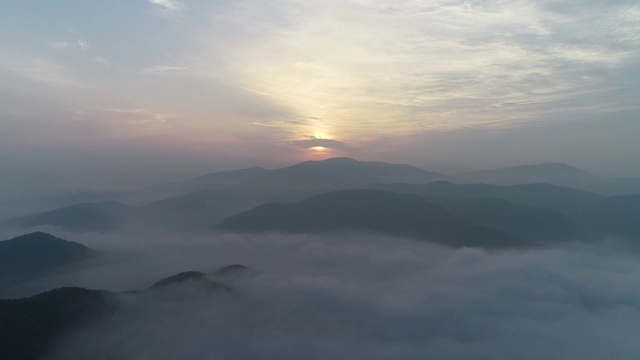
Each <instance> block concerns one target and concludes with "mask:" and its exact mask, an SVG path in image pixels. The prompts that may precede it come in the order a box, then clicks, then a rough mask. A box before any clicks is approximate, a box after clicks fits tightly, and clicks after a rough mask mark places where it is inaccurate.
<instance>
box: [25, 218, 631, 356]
mask: <svg viewBox="0 0 640 360" xmlns="http://www.w3.org/2000/svg"><path fill="white" fill-rule="evenodd" d="M54 235H57V236H60V237H63V238H66V239H68V240H73V241H78V242H81V243H83V244H85V245H87V246H90V247H92V248H94V249H98V250H100V251H102V252H104V256H103V257H102V258H101V259H99V260H96V261H93V262H90V263H85V264H83V265H82V266H80V267H76V268H72V269H68V270H67V271H65V272H62V273H60V274H57V275H52V276H49V277H48V278H45V279H40V280H38V281H33V282H31V283H28V284H26V285H24V286H22V287H21V288H16V289H13V291H14V292H15V293H14V295H16V296H18V295H23V296H27V295H31V294H34V293H37V292H40V291H44V290H47V289H50V288H54V287H60V286H82V287H88V288H93V289H106V290H112V291H119V292H122V291H129V290H143V289H145V288H147V287H149V286H150V285H152V284H153V283H154V282H155V281H157V280H159V279H161V278H163V277H166V276H169V275H173V274H176V273H178V272H182V271H187V270H196V271H202V272H213V271H215V270H216V269H217V268H219V267H221V266H224V265H229V264H235V263H240V264H243V265H246V266H249V267H251V268H253V269H255V270H257V271H258V272H259V273H258V275H257V276H255V277H251V278H246V279H241V280H240V281H238V282H236V283H235V284H234V285H233V287H234V290H233V291H232V292H231V293H224V294H220V293H211V292H207V291H200V290H199V289H193V291H184V289H181V290H180V291H181V293H180V294H176V296H166V294H165V295H163V296H160V295H154V293H145V294H142V295H132V294H126V293H125V294H122V295H120V297H119V301H120V302H122V304H121V305H122V306H121V310H120V311H119V312H118V313H117V314H115V315H114V316H113V317H111V318H110V319H109V320H105V321H99V322H96V323H94V324H91V325H89V326H87V327H84V328H81V329H79V330H78V331H76V332H74V333H70V334H66V335H65V336H64V337H63V339H62V340H61V341H60V342H59V343H58V346H57V347H56V348H55V349H54V350H53V351H52V352H51V354H50V359H51V360H59V359H71V358H74V359H81V358H96V357H99V358H101V359H136V360H138V359H140V360H141V359H265V358H269V359H351V360H352V359H425V358H431V359H532V360H533V359H536V360H537V359H594V360H596V359H598V360H601V359H638V358H639V356H640V342H638V340H637V334H638V333H640V312H639V308H640V251H636V250H635V249H634V247H633V246H630V245H629V243H627V242H624V241H614V240H608V241H603V242H600V243H598V244H590V245H586V244H580V243H572V244H564V245H562V246H558V247H544V248H543V247H540V248H530V249H525V250H503V251H486V250H482V249H474V248H462V249H451V248H446V247H442V246H438V245H434V244H430V243H425V242H419V241H413V240H407V239H398V238H387V237H372V236H366V235H358V234H342V235H324V236H310V235H283V234H264V235H224V234H222V235H221V234H208V235H203V234H197V235H196V234H167V233H163V232H158V231H152V230H149V229H147V230H144V231H142V230H139V231H129V232H123V233H114V234H97V235H96V234H91V235H87V234H80V235H79V234H63V233H60V232H57V233H54Z"/></svg>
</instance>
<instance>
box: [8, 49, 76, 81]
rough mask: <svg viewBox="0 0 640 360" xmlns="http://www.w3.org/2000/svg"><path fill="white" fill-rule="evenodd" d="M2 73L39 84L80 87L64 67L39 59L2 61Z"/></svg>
mask: <svg viewBox="0 0 640 360" xmlns="http://www.w3.org/2000/svg"><path fill="white" fill-rule="evenodd" d="M2 72H4V73H7V74H11V75H13V76H18V77H20V78H23V79H28V80H30V81H34V82H38V83H45V84H50V85H55V86H62V87H75V86H79V83H78V81H77V80H76V79H75V78H74V77H73V76H72V74H71V73H70V72H69V71H68V70H67V69H66V68H65V67H64V66H63V65H61V64H58V63H56V62H53V61H51V60H47V59H43V58H39V57H33V56H16V57H13V58H10V57H7V58H4V59H0V73H2Z"/></svg>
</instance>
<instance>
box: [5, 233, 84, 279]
mask: <svg viewBox="0 0 640 360" xmlns="http://www.w3.org/2000/svg"><path fill="white" fill-rule="evenodd" d="M96 255H97V252H96V251H94V250H91V249H89V248H88V247H86V246H84V245H82V244H78V243H76V242H71V241H67V240H63V239H60V238H57V237H55V236H53V235H49V234H47V233H43V232H34V233H31V234H26V235H22V236H18V237H15V238H13V239H11V240H5V241H0V279H2V278H5V279H6V278H16V277H20V276H23V275H29V274H35V273H39V272H44V271H50V270H52V269H55V268H58V267H61V266H65V265H71V264H74V263H77V262H80V261H83V260H86V259H89V258H91V257H93V256H96Z"/></svg>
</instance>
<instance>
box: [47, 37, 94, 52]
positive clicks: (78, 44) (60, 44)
mask: <svg viewBox="0 0 640 360" xmlns="http://www.w3.org/2000/svg"><path fill="white" fill-rule="evenodd" d="M47 46H48V47H49V48H51V49H54V50H64V49H77V50H81V51H87V50H88V49H89V42H88V41H86V40H82V39H76V40H75V41H58V40H54V41H50V42H49V43H47Z"/></svg>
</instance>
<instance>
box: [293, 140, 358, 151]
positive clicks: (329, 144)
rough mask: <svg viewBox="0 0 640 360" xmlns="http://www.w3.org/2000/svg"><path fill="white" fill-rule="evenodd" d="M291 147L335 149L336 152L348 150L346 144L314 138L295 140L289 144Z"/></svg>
mask: <svg viewBox="0 0 640 360" xmlns="http://www.w3.org/2000/svg"><path fill="white" fill-rule="evenodd" d="M291 145H293V146H295V147H299V148H302V149H308V148H312V147H324V148H329V149H336V150H346V149H348V146H347V144H345V143H343V142H342V141H338V140H334V139H319V138H316V137H311V138H309V139H304V140H295V141H292V142H291Z"/></svg>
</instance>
